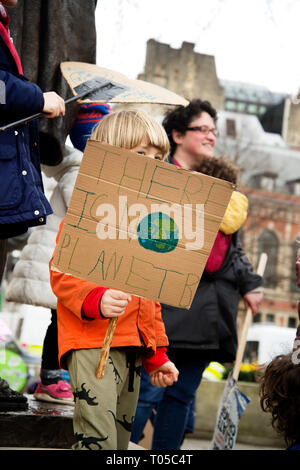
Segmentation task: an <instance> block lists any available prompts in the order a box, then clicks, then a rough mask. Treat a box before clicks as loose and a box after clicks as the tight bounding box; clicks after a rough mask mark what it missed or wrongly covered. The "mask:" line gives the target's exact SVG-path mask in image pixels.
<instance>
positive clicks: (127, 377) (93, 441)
mask: <svg viewBox="0 0 300 470" xmlns="http://www.w3.org/2000/svg"><path fill="white" fill-rule="evenodd" d="M100 351H101V349H78V350H73V351H71V352H70V354H69V357H68V359H67V360H68V370H69V374H70V381H71V387H72V390H73V394H74V399H75V407H74V418H73V428H74V436H75V439H76V443H75V444H74V445H73V449H75V450H101V449H103V450H127V449H128V444H129V440H130V435H131V428H132V424H133V420H134V414H135V410H136V406H137V401H138V395H139V388H140V375H141V359H140V355H139V353H138V354H136V352H137V351H138V348H112V349H111V350H110V354H109V358H108V361H107V364H106V369H105V374H104V376H103V377H102V379H97V378H96V369H97V365H98V361H99V356H100Z"/></svg>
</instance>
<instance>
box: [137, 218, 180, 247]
mask: <svg viewBox="0 0 300 470" xmlns="http://www.w3.org/2000/svg"><path fill="white" fill-rule="evenodd" d="M137 236H138V242H139V244H140V245H141V246H142V247H143V248H145V250H150V251H156V252H158V253H169V252H170V251H173V250H175V248H176V247H177V245H178V237H179V230H178V227H177V225H176V223H175V221H174V220H173V219H172V218H171V217H170V216H169V215H167V214H164V213H163V212H153V213H152V214H148V215H147V216H146V217H144V218H143V219H142V220H141V222H140V223H139V225H138V228H137Z"/></svg>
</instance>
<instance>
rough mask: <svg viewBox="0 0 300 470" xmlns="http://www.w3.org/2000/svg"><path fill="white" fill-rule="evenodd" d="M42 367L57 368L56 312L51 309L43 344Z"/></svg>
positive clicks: (47, 368) (46, 368)
mask: <svg viewBox="0 0 300 470" xmlns="http://www.w3.org/2000/svg"><path fill="white" fill-rule="evenodd" d="M42 369H45V370H57V369H59V363H58V338H57V312H56V310H51V323H50V325H49V326H48V328H47V331H46V335H45V338H44V344H43V354H42Z"/></svg>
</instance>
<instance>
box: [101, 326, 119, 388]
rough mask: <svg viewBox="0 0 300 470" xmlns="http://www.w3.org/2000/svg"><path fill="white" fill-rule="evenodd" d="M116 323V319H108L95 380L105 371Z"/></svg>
mask: <svg viewBox="0 0 300 470" xmlns="http://www.w3.org/2000/svg"><path fill="white" fill-rule="evenodd" d="M117 322H118V317H114V318H110V319H109V322H108V325H107V330H106V333H105V337H104V341H103V346H102V348H101V353H100V358H99V362H98V367H97V370H96V377H97V379H102V377H103V375H104V371H105V366H106V363H107V358H108V355H109V351H110V345H111V342H112V339H113V336H114V332H115V329H116V326H117Z"/></svg>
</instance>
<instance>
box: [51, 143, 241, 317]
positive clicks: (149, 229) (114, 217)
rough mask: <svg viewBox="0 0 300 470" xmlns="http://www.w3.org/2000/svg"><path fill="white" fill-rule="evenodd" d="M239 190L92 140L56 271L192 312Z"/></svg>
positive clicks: (54, 267)
mask: <svg viewBox="0 0 300 470" xmlns="http://www.w3.org/2000/svg"><path fill="white" fill-rule="evenodd" d="M233 189H234V187H233V185H232V184H231V183H229V182H227V181H224V180H220V179H217V178H213V177H210V176H206V175H203V174H201V173H196V172H192V171H188V170H185V169H182V168H179V167H177V166H175V165H171V164H169V163H166V162H161V161H159V160H154V159H151V158H148V157H145V156H143V155H138V154H136V153H134V152H132V151H130V150H125V149H121V148H119V147H113V146H110V145H107V144H103V143H100V142H98V141H94V140H89V141H88V143H87V146H86V149H85V152H84V156H83V159H82V163H81V166H80V169H79V173H78V176H77V179H76V182H75V185H74V189H73V194H72V198H71V202H70V205H69V208H68V211H67V214H66V218H65V222H64V226H63V229H62V232H61V235H60V239H59V243H58V245H57V248H56V252H55V255H54V260H53V264H52V268H51V269H54V270H57V271H60V272H63V273H66V274H70V275H73V276H76V277H78V278H80V279H85V280H88V281H91V282H94V283H96V284H99V285H101V286H106V287H110V288H115V289H120V290H123V291H124V292H128V293H130V294H134V295H137V296H140V297H145V298H148V299H152V300H156V301H158V302H162V303H165V304H168V305H172V306H177V307H181V308H185V309H188V308H189V307H190V305H191V303H192V300H193V298H194V295H195V291H196V289H197V286H198V283H199V281H200V278H201V275H202V272H203V270H204V267H205V264H206V261H207V258H208V256H209V253H210V251H211V248H212V246H213V243H214V240H215V237H216V235H217V232H218V229H219V226H220V223H221V221H222V219H223V216H224V213H225V210H226V208H227V205H228V202H229V200H230V197H231V194H232V191H233Z"/></svg>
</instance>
